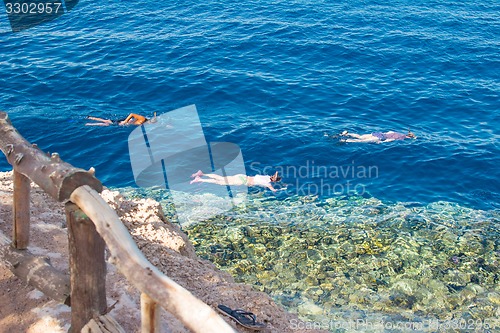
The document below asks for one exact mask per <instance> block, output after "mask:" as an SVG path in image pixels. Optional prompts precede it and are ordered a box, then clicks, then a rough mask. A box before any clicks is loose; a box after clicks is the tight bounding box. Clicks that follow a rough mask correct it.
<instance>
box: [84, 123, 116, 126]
mask: <svg viewBox="0 0 500 333" xmlns="http://www.w3.org/2000/svg"><path fill="white" fill-rule="evenodd" d="M109 125H111V124H110V123H86V124H85V126H109Z"/></svg>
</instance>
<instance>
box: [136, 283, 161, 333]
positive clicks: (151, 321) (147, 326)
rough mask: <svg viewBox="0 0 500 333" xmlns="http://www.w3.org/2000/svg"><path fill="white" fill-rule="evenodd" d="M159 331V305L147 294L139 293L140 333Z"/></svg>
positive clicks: (157, 332)
mask: <svg viewBox="0 0 500 333" xmlns="http://www.w3.org/2000/svg"><path fill="white" fill-rule="evenodd" d="M159 332H160V307H159V306H158V304H157V303H156V302H155V301H154V300H153V299H152V298H151V297H149V296H148V295H147V294H145V293H141V333H159Z"/></svg>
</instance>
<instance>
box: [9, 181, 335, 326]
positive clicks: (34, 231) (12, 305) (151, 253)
mask: <svg viewBox="0 0 500 333" xmlns="http://www.w3.org/2000/svg"><path fill="white" fill-rule="evenodd" d="M0 196H1V199H2V200H1V204H0V230H1V231H2V232H3V233H4V234H5V235H8V236H10V235H11V232H12V223H11V221H12V172H4V173H0ZM102 197H103V198H104V200H106V201H107V202H108V203H109V205H110V206H111V207H112V208H114V209H115V210H116V212H117V213H118V215H119V216H120V218H121V220H122V222H123V223H124V225H125V226H126V227H127V228H128V230H129V232H130V233H131V235H132V237H133V238H134V240H135V242H136V243H137V245H138V247H139V248H140V249H141V251H142V252H143V253H144V254H145V256H146V257H147V258H148V260H150V261H151V263H152V264H154V265H155V266H156V267H158V269H160V270H161V271H162V272H164V273H165V274H166V275H167V276H169V277H170V278H172V279H173V280H174V281H176V282H177V283H179V284H180V285H181V286H183V287H184V288H186V289H187V290H189V291H190V292H191V293H193V294H194V295H195V296H196V297H198V298H199V299H201V300H202V301H203V302H205V303H207V304H208V305H210V306H211V307H212V308H214V309H215V308H216V307H217V305H218V304H224V305H227V306H229V307H231V308H244V309H245V310H248V311H251V312H253V313H254V314H255V315H256V316H257V320H258V321H260V322H264V323H266V324H267V329H266V330H265V332H326V331H320V330H315V329H313V328H314V327H313V325H308V324H307V323H302V322H301V321H300V320H299V319H298V318H297V316H296V315H295V314H291V313H289V312H287V311H285V310H284V309H283V308H281V307H280V306H278V305H277V304H276V303H275V302H274V301H273V300H272V299H271V297H269V296H268V295H267V294H265V293H263V292H259V291H256V290H255V289H253V288H252V287H251V286H248V285H245V284H241V283H236V282H235V281H234V279H233V277H232V276H231V275H229V274H228V273H225V272H222V271H220V270H219V269H217V268H216V267H215V265H214V264H212V263H211V262H209V261H207V260H203V259H201V258H199V257H198V256H197V255H196V253H195V250H194V247H193V245H192V244H191V242H190V241H189V240H188V238H187V236H186V235H185V234H184V233H183V232H182V231H181V230H180V229H179V227H178V226H176V225H174V224H172V223H170V222H169V221H168V220H167V219H166V218H165V217H164V215H163V212H162V209H161V205H160V204H159V203H158V202H156V201H154V200H152V199H133V200H129V199H125V198H124V197H123V196H122V195H121V194H120V193H119V192H117V191H109V190H107V189H106V190H104V191H103V193H102ZM30 210H31V236H30V247H29V250H30V251H31V252H32V253H34V254H37V255H41V256H45V257H47V258H49V259H50V262H51V264H52V265H53V266H54V267H56V268H57V269H59V270H61V271H63V272H67V271H68V244H67V230H66V228H65V225H66V222H65V215H64V204H62V203H59V202H56V201H55V200H53V199H51V198H49V197H48V196H47V195H46V194H45V193H43V191H42V190H41V189H40V188H38V186H34V185H33V184H32V191H31V209H30ZM107 266H108V274H107V281H106V289H107V301H108V306H112V305H114V307H113V309H112V310H111V312H110V314H111V316H113V317H114V318H115V319H116V320H117V322H118V323H119V324H120V325H121V326H122V327H123V328H124V329H125V331H126V332H139V331H140V311H139V309H140V301H139V296H140V295H139V292H138V291H137V290H136V289H135V288H134V287H132V286H131V285H130V284H129V283H128V282H127V281H126V279H125V278H124V277H123V276H122V275H121V274H120V273H119V272H118V271H117V270H116V268H115V267H114V266H113V265H112V264H111V263H109V262H108V264H107ZM69 318H70V308H69V307H67V306H65V305H61V304H57V303H56V302H54V301H52V300H50V299H49V298H47V297H46V296H44V295H43V294H42V293H41V292H39V291H37V290H34V289H33V288H31V287H29V286H26V285H24V284H23V283H22V282H21V281H20V280H19V279H18V278H17V277H15V276H14V275H13V274H12V273H11V272H10V271H9V270H8V269H7V268H6V267H3V266H0V327H2V328H3V329H5V331H6V332H7V331H18V332H29V333H37V332H47V331H50V332H66V331H67V330H68V329H69V327H70V320H69ZM224 319H225V320H226V321H227V322H228V323H229V324H230V325H232V326H233V327H234V328H235V329H236V330H237V331H238V332H253V331H252V330H248V329H245V328H243V327H242V326H239V325H236V324H235V322H233V321H231V320H229V319H228V318H227V317H225V318H224ZM161 326H162V327H161V331H162V332H189V331H188V330H187V329H186V328H184V327H183V325H182V324H181V323H180V322H179V321H177V320H176V319H175V318H174V317H173V316H172V315H171V314H169V313H167V312H166V311H163V310H162V318H161ZM302 328H303V329H302Z"/></svg>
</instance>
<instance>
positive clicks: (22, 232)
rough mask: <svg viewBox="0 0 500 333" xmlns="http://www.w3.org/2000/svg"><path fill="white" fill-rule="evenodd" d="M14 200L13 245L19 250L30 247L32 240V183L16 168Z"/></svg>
mask: <svg viewBox="0 0 500 333" xmlns="http://www.w3.org/2000/svg"><path fill="white" fill-rule="evenodd" d="M13 183H14V200H13V204H12V207H13V214H12V216H13V218H14V221H13V223H14V228H13V229H12V245H13V246H14V248H16V249H18V250H24V249H26V248H28V245H29V241H30V185H31V182H30V180H29V178H28V177H26V176H24V175H23V174H21V173H19V172H17V171H16V170H15V169H14V181H13Z"/></svg>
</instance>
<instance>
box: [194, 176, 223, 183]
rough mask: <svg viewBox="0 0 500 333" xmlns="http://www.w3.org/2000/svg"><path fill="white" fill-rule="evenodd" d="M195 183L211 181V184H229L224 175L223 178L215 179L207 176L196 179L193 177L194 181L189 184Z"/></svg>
mask: <svg viewBox="0 0 500 333" xmlns="http://www.w3.org/2000/svg"><path fill="white" fill-rule="evenodd" d="M216 176H217V175H216ZM219 177H220V176H219ZM194 183H210V184H217V185H227V184H226V181H225V180H224V177H222V180H220V179H213V178H208V179H207V178H201V177H196V178H195V179H193V180H192V181H190V182H189V184H194Z"/></svg>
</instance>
